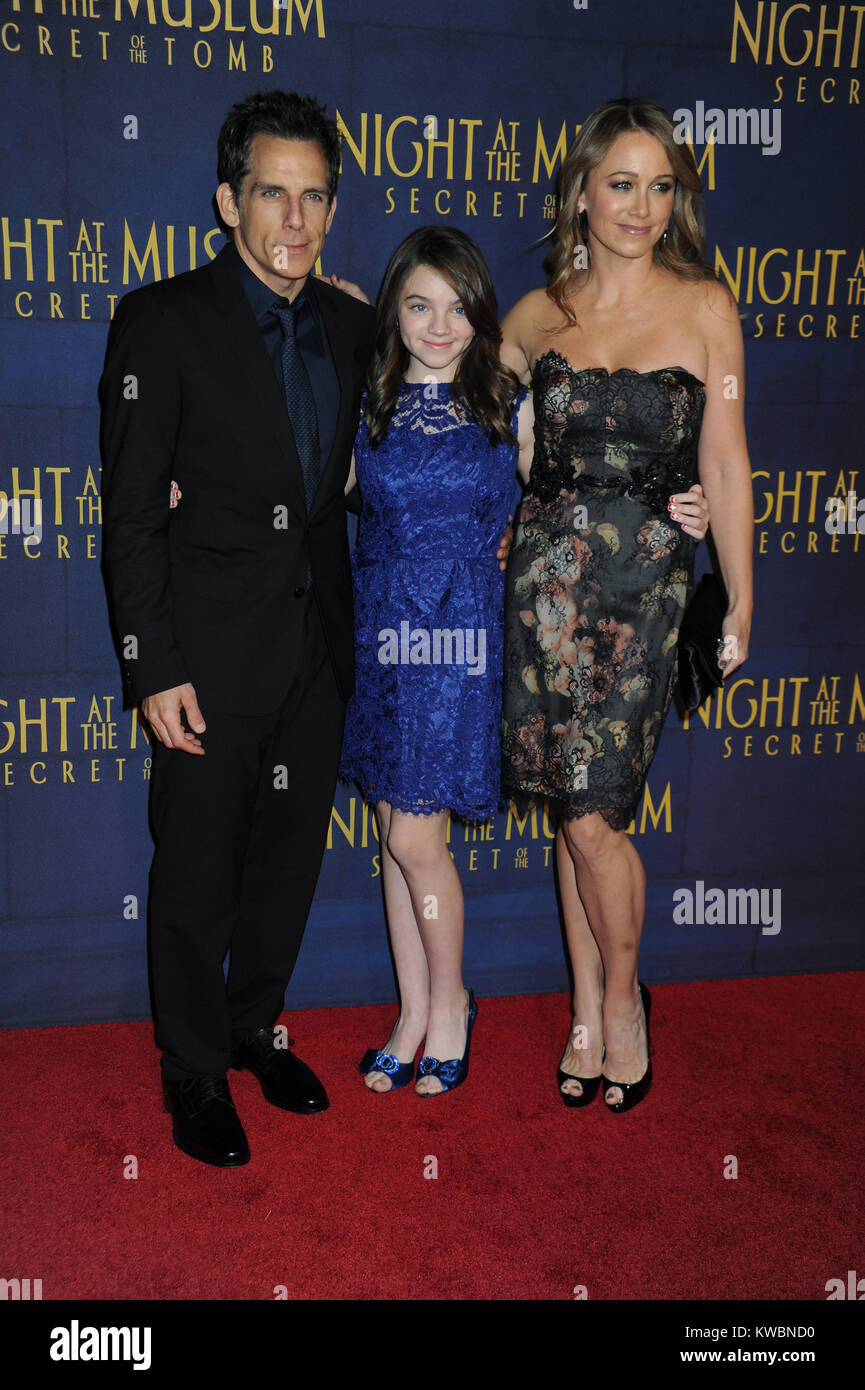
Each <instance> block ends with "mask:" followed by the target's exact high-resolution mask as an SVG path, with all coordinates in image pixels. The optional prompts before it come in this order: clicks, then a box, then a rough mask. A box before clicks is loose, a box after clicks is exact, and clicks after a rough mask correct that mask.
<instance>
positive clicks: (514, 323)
mask: <svg viewBox="0 0 865 1390" xmlns="http://www.w3.org/2000/svg"><path fill="white" fill-rule="evenodd" d="M543 293H544V291H543V290H532V291H531V292H530V293H529V294H526V295H523V297H522V299H518V300H517V302H516V304H515V305H514V307H513V308H512V309H511V310H510V311H509V312H508V313H507V314H505V317H504V318H503V319H502V344H501V347H500V349H499V356H500V357H501V359H502V361H503V362H504V364H505V366H506V367H510V369H511V371H512V372H516V374H517V376H518V377H519V379H520V381H521V382H522V384H523V385H524V386H528V384H529V382H530V381H531V379H532V366H531V357H530V344H529V334H528V329H529V325H530V320H531V319H532V318H533V317H534V314H533V313H532V306H533V305H534V306H535V308H536V307H537V296H538V295H543Z"/></svg>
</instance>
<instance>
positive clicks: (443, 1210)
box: [0, 974, 865, 1300]
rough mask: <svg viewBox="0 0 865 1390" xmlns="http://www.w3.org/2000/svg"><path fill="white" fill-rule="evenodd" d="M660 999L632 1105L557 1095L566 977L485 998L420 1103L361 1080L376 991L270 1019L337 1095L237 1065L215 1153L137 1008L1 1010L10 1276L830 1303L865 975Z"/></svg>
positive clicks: (852, 1172) (106, 1287) (851, 1195)
mask: <svg viewBox="0 0 865 1390" xmlns="http://www.w3.org/2000/svg"><path fill="white" fill-rule="evenodd" d="M652 996H653V1010H652V1034H653V1043H654V1045H655V1056H654V1065H655V1084H654V1087H653V1089H652V1091H651V1093H650V1095H649V1097H648V1099H647V1100H646V1101H644V1102H643V1104H642V1105H641V1106H639V1107H638V1108H637V1109H636V1110H634V1111H633V1112H631V1113H629V1114H625V1115H611V1114H609V1113H607V1112H606V1110H605V1108H604V1106H603V1102H601V1101H600V1100H596V1101H595V1102H593V1104H592V1105H590V1106H589V1107H587V1109H585V1110H583V1111H568V1110H566V1109H565V1108H564V1106H562V1105H561V1104H560V1102H559V1100H558V1098H557V1093H556V1087H555V1069H556V1065H557V1062H558V1060H559V1056H560V1053H561V1051H562V1048H563V1045H564V1040H565V1037H566V1034H567V1030H568V1026H569V1017H570V1015H569V1011H568V1005H567V1001H566V999H565V998H564V996H553V995H543V996H529V997H520V998H511V999H485V998H481V999H480V1000H479V1004H480V1010H479V1017H478V1022H477V1026H476V1029H475V1035H474V1041H473V1045H472V1065H471V1072H470V1075H469V1079H468V1081H467V1082H466V1084H465V1085H464V1086H462V1087H461V1088H460V1089H459V1090H457V1091H455V1092H454V1093H452V1094H450V1095H446V1096H443V1097H440V1098H438V1099H436V1100H422V1099H421V1098H420V1097H419V1096H417V1095H415V1093H414V1090H413V1089H412V1088H407V1089H405V1090H402V1091H399V1092H398V1093H396V1094H394V1095H389V1096H383V1097H382V1096H375V1095H370V1094H368V1093H367V1091H366V1089H365V1087H364V1085H363V1083H362V1081H361V1079H360V1077H359V1076H358V1074H357V1071H356V1066H357V1062H358V1060H359V1058H360V1056H361V1055H362V1053H363V1052H364V1051H365V1049H366V1048H367V1047H369V1046H372V1045H376V1046H378V1045H381V1044H382V1043H383V1042H384V1041H385V1039H386V1038H387V1035H388V1032H389V1029H390V1025H391V1022H392V1020H393V1017H394V1009H393V1007H392V1006H384V1007H375V1008H357V1009H327V1010H310V1011H307V1012H305V1013H303V1014H292V1015H291V1016H290V1018H289V1016H286V1021H287V1022H289V1024H290V1026H289V1032H290V1033H291V1035H292V1036H293V1037H294V1038H295V1039H296V1040H297V1046H296V1051H297V1052H298V1055H299V1056H301V1057H303V1058H304V1059H305V1060H306V1061H308V1062H309V1063H310V1064H311V1065H312V1066H313V1067H314V1068H315V1069H316V1070H317V1071H318V1072H319V1074H320V1076H321V1078H322V1080H323V1081H324V1083H325V1085H326V1087H327V1089H328V1091H329V1094H330V1098H331V1108H330V1110H328V1111H327V1112H326V1113H325V1114H323V1115H319V1116H309V1117H307V1116H304V1117H301V1116H295V1115H290V1114H286V1113H283V1112H281V1111H278V1110H276V1109H274V1108H273V1107H271V1106H269V1105H268V1104H267V1103H266V1101H265V1100H264V1098H263V1097H262V1095H261V1092H260V1090H259V1087H258V1083H257V1082H256V1080H255V1078H254V1077H252V1076H251V1075H250V1074H249V1073H248V1072H243V1073H237V1072H232V1073H231V1074H230V1084H231V1088H232V1094H233V1095H234V1098H235V1101H236V1103H237V1107H238V1110H239V1112H240V1115H241V1118H242V1119H243V1122H244V1125H245V1127H246V1130H247V1134H248V1136H249V1141H250V1146H251V1148H252V1162H251V1163H250V1164H249V1165H247V1166H246V1167H244V1168H240V1169H236V1170H232V1171H223V1170H220V1169H216V1168H208V1167H205V1166H203V1165H201V1164H199V1163H196V1162H195V1161H194V1160H192V1159H190V1158H187V1157H186V1156H185V1155H184V1154H181V1153H180V1152H178V1150H176V1149H175V1148H174V1146H173V1144H172V1142H171V1137H170V1120H169V1117H168V1116H167V1115H166V1114H165V1112H164V1111H163V1109H162V1103H161V1096H160V1090H159V1085H158V1064H157V1054H156V1052H155V1049H154V1047H153V1043H152V1032H151V1027H150V1025H149V1024H148V1023H135V1024H106V1025H101V1026H98V1027H78V1028H56V1029H41V1030H38V1031H36V1030H34V1031H20V1032H7V1033H5V1034H3V1036H2V1040H0V1053H2V1083H3V1093H4V1097H5V1099H6V1101H7V1105H6V1107H5V1109H6V1119H5V1121H4V1129H5V1134H4V1138H5V1139H6V1141H7V1143H6V1145H5V1147H6V1150H7V1159H6V1163H5V1165H4V1169H5V1181H4V1195H3V1199H2V1207H3V1217H4V1228H5V1231H6V1237H5V1240H4V1247H5V1248H4V1254H3V1264H4V1269H3V1273H4V1275H5V1276H6V1277H12V1276H13V1275H14V1276H17V1277H19V1278H30V1279H41V1280H42V1297H43V1299H45V1300H49V1299H67V1298H70V1299H153V1298H156V1299H262V1300H270V1299H273V1298H274V1296H275V1295H274V1289H275V1288H279V1287H280V1286H281V1287H283V1288H284V1289H285V1290H286V1292H287V1296H288V1298H290V1299H386V1298H399V1297H402V1298H411V1299H573V1297H574V1288H575V1286H577V1285H584V1286H585V1288H586V1292H587V1296H588V1298H589V1299H601V1300H605V1299H676V1300H679V1299H694V1298H697V1299H706V1298H718V1299H782V1298H783V1299H802V1300H825V1298H826V1292H825V1286H826V1281H827V1280H828V1279H831V1278H836V1277H837V1278H842V1279H844V1278H846V1272H847V1270H848V1269H855V1268H857V1267H858V1266H861V1265H862V1244H861V1234H860V1233H861V1229H862V1223H861V1212H862V1187H861V1181H860V1174H861V1168H860V1161H861V1085H862V1076H863V1071H865V1069H863V1050H865V1049H863V1041H862V1031H861V1019H862V1013H863V996H865V977H863V976H862V975H860V974H846V975H821V976H796V977H786V978H778V979H763V980H748V981H727V980H722V981H716V982H712V983H694V984H680V985H661V986H658V987H657V988H654V987H653V990H652ZM128 1155H131V1156H133V1157H134V1158H136V1159H137V1162H138V1177H137V1179H127V1178H124V1163H125V1160H126V1156H128ZM429 1155H433V1156H435V1158H436V1159H437V1160H438V1178H437V1179H435V1180H432V1179H428V1178H425V1177H424V1166H425V1162H426V1161H427V1158H428V1156H429ZM728 1155H733V1156H735V1159H736V1160H737V1162H738V1177H737V1178H735V1179H731V1178H725V1177H724V1169H725V1164H726V1165H728V1166H729V1159H728ZM126 1166H127V1167H130V1166H131V1165H130V1164H128V1163H127V1164H126ZM857 1262H858V1265H857ZM861 1272H862V1273H865V1269H863V1270H862V1271H861Z"/></svg>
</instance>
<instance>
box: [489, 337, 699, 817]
mask: <svg viewBox="0 0 865 1390" xmlns="http://www.w3.org/2000/svg"><path fill="white" fill-rule="evenodd" d="M534 390H535V456H534V460H533V463H532V470H531V476H530V479H529V485H528V488H527V490H526V494H525V496H524V499H523V504H522V507H521V509H520V512H519V515H518V517H517V523H516V526H515V533H514V544H513V548H512V551H511V558H510V564H509V567H508V575H507V592H506V614H505V624H506V639H505V673H504V696H503V698H504V709H503V735H502V737H503V782H504V786H505V789H506V790H508V791H510V792H511V794H512V795H514V796H515V797H519V798H521V799H524V798H525V797H527V796H532V797H534V798H536V799H541V798H546V799H548V800H549V802H550V803H551V807H552V809H553V811H554V813H555V814H556V815H557V816H558V817H560V818H571V817H577V816H582V815H587V814H590V813H592V812H595V811H597V812H598V813H600V814H601V815H602V816H603V817H604V819H605V820H606V821H607V823H608V824H610V825H612V826H613V827H614V828H615V829H626V828H627V826H628V825H629V823H630V821H631V819H632V818H633V814H634V811H635V809H636V807H637V805H638V803H639V799H640V796H641V794H642V791H643V787H644V785H645V779H646V774H647V772H648V769H649V766H650V764H651V761H652V758H653V757H654V755H655V752H656V751H657V745H658V740H659V738H660V734H661V730H662V728H663V725H664V720H665V718H666V715H667V711H668V708H669V704H670V700H671V698H672V690H673V684H674V681H675V674H676V641H677V638H678V629H679V624H680V622H681V617H682V613H683V612H684V608H685V603H686V600H687V596H688V592H689V589H690V587H691V584H692V575H693V558H694V550H695V542H694V541H693V539H692V538H691V537H689V536H687V535H686V534H685V533H684V532H682V531H681V529H680V528H679V527H678V526H677V525H675V524H674V523H672V522H671V521H670V519H669V514H668V512H667V502H668V499H669V497H670V495H671V493H673V492H681V491H687V490H688V488H689V487H690V486H691V484H692V483H693V482H694V481H695V480H696V477H697V446H698V442H699V434H700V424H701V420H702V411H703V406H704V402H705V392H704V389H703V386H702V383H701V382H700V381H699V380H698V379H697V378H696V377H694V376H693V375H692V374H691V373H690V372H687V371H686V370H685V369H684V368H681V367H671V368H662V369H660V370H658V371H654V372H646V373H641V372H634V371H630V370H628V369H622V370H621V371H617V372H614V373H609V372H607V371H606V370H605V369H603V368H586V369H576V368H574V367H572V366H571V364H570V363H568V362H567V360H566V359H565V358H563V357H562V356H561V355H560V354H559V353H557V352H554V351H551V352H548V353H545V354H544V356H543V357H542V358H541V359H540V360H539V362H538V363H537V365H536V370H535V382H534ZM583 508H584V509H585V513H583V511H582V510H581V509H583ZM578 509H580V510H578Z"/></svg>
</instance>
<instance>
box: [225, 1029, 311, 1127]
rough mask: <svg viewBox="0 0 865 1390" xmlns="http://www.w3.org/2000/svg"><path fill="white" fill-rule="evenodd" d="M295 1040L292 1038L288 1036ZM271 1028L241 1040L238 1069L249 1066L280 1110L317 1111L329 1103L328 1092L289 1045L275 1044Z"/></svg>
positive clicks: (258, 1030)
mask: <svg viewBox="0 0 865 1390" xmlns="http://www.w3.org/2000/svg"><path fill="white" fill-rule="evenodd" d="M285 1041H286V1043H293V1042H294V1039H293V1038H286V1039H285ZM275 1043H276V1039H275V1037H274V1033H273V1029H272V1028H259V1029H257V1031H256V1032H254V1033H248V1034H247V1036H246V1037H245V1038H243V1039H242V1040H241V1041H240V1042H239V1043H238V1044H237V1049H236V1052H235V1057H236V1061H235V1063H234V1066H235V1068H236V1070H237V1071H243V1070H244V1068H247V1069H248V1070H249V1071H251V1072H252V1073H253V1075H254V1076H257V1077H258V1080H259V1081H260V1082H261V1089H262V1091H263V1092H264V1096H265V1099H266V1100H269V1101H270V1103H271V1105H278V1106H279V1108H280V1110H293V1111H294V1113H295V1115H316V1114H318V1112H319V1111H320V1110H326V1109H327V1107H328V1106H329V1105H330V1101H329V1100H328V1098H327V1092H326V1091H325V1089H324V1087H323V1086H322V1084H321V1082H320V1081H319V1079H318V1077H317V1076H316V1074H315V1072H313V1071H310V1069H309V1067H308V1066H307V1065H306V1064H305V1063H304V1062H301V1060H300V1058H299V1057H295V1055H294V1053H293V1052H289V1050H288V1047H287V1046H286V1047H282V1046H279V1047H277V1046H276V1045H275Z"/></svg>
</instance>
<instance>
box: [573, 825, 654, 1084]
mask: <svg viewBox="0 0 865 1390" xmlns="http://www.w3.org/2000/svg"><path fill="white" fill-rule="evenodd" d="M562 831H563V835H564V839H565V843H566V845H567V848H568V852H569V854H570V856H571V859H572V861H573V865H574V873H575V877H576V885H577V888H578V890H579V896H580V898H581V900H582V903H583V906H584V909H585V913H586V918H587V921H588V925H589V928H590V930H591V934H592V936H593V937H594V939H595V942H596V943H597V948H598V951H599V954H600V957H601V960H602V962H603V970H604V1001H603V1020H604V1043H605V1046H606V1059H605V1061H604V1074H605V1075H606V1076H607V1078H608V1079H609V1080H610V1081H613V1080H615V1081H625V1082H633V1081H639V1080H640V1078H641V1077H642V1075H643V1073H644V1072H645V1070H646V1067H647V1065H648V1049H647V1043H646V1028H645V1022H644V1018H643V1008H642V1003H641V1001H640V994H639V989H638V987H637V957H638V954H639V950H640V935H641V932H642V929H643V917H644V915H645V906H646V875H645V871H644V869H643V865H642V863H641V861H640V856H639V855H638V854H637V851H636V850H635V849H634V846H633V845H632V843H631V841H630V840H629V839H628V836H627V835H626V833H625V832H624V831H623V830H612V829H611V828H610V826H609V825H608V824H607V823H606V821H605V820H604V818H603V816H601V815H599V814H598V813H597V812H595V813H593V814H592V815H589V816H581V817H577V818H575V819H573V820H568V821H565V823H564V825H563V827H562ZM569 944H570V938H569ZM579 946H580V940H579V937H578V947H579ZM587 957H588V951H585V952H584V953H583V952H581V954H580V968H581V970H582V969H584V967H585V958H587ZM574 973H575V975H576V973H577V965H576V963H575V968H574ZM621 1098H622V1092H621V1091H620V1090H619V1089H618V1087H616V1086H611V1087H610V1088H609V1089H608V1090H607V1092H606V1095H605V1097H604V1099H605V1100H606V1101H607V1103H608V1104H609V1105H613V1104H616V1103H617V1102H618V1101H619V1100H621Z"/></svg>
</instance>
